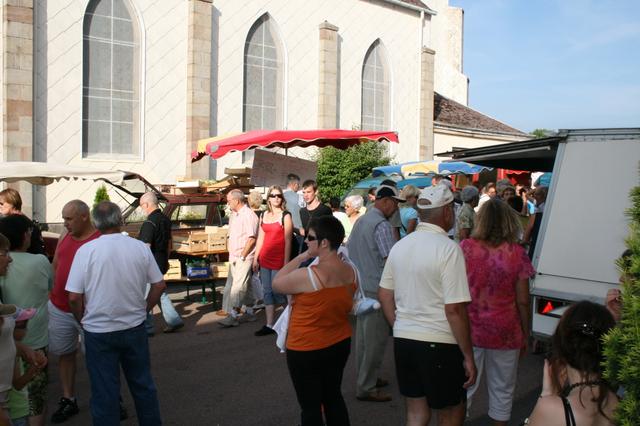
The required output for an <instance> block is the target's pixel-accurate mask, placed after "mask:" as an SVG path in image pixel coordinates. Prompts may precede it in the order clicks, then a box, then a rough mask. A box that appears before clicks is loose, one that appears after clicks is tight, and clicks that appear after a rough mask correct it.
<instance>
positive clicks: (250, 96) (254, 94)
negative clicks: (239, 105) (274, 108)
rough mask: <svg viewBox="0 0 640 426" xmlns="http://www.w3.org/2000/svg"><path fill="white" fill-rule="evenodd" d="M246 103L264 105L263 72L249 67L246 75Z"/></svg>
mask: <svg viewBox="0 0 640 426" xmlns="http://www.w3.org/2000/svg"><path fill="white" fill-rule="evenodd" d="M245 85H246V86H245V103H246V104H249V105H262V70H261V69H260V68H258V67H254V66H247V67H246V73H245Z"/></svg>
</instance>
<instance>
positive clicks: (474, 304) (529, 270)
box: [460, 238, 535, 349]
mask: <svg viewBox="0 0 640 426" xmlns="http://www.w3.org/2000/svg"><path fill="white" fill-rule="evenodd" d="M460 247H461V248H462V252H463V253H464V258H465V263H466V266H467V277H468V279H469V291H470V292H471V303H470V304H469V306H468V307H467V311H468V313H469V321H470V322H471V340H472V342H473V346H476V347H480V348H487V349H519V348H521V347H522V346H523V344H524V336H523V333H522V328H521V325H520V324H521V323H520V315H519V314H518V308H517V306H516V283H517V282H518V281H519V280H522V279H526V278H529V277H530V276H532V275H533V274H535V270H534V269H533V266H532V265H531V261H530V260H529V258H528V257H527V253H526V251H525V250H524V249H523V248H522V247H521V246H520V245H518V244H509V243H503V244H501V245H500V246H498V247H490V246H488V245H486V244H485V243H483V242H482V241H479V240H475V239H473V238H468V239H466V240H464V241H462V242H461V243H460Z"/></svg>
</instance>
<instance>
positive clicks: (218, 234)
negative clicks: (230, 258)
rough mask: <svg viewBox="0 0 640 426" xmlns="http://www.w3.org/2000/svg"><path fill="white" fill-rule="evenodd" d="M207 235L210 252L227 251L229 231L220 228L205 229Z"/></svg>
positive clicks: (209, 227) (208, 227) (210, 227)
mask: <svg viewBox="0 0 640 426" xmlns="http://www.w3.org/2000/svg"><path fill="white" fill-rule="evenodd" d="M205 232H206V233H207V236H208V238H207V250H208V251H227V239H228V238H229V229H228V228H222V227H219V226H207V227H205Z"/></svg>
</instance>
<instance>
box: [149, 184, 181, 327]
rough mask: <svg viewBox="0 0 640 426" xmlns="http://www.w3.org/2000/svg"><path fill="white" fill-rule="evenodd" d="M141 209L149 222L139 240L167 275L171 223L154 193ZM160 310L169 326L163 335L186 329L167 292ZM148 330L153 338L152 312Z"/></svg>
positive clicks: (164, 294) (161, 301)
mask: <svg viewBox="0 0 640 426" xmlns="http://www.w3.org/2000/svg"><path fill="white" fill-rule="evenodd" d="M140 208H141V209H142V211H143V212H144V213H145V214H146V215H147V220H145V221H144V222H143V223H142V227H141V228H140V234H139V235H138V239H139V240H140V241H142V242H143V243H146V244H147V245H148V246H149V247H150V248H151V253H153V257H154V258H155V259H156V263H157V264H158V268H160V272H162V273H163V274H166V273H167V270H168V269H169V252H170V250H171V247H169V245H170V244H171V221H170V220H169V218H168V217H167V216H165V215H164V214H162V212H161V211H160V208H159V207H158V197H157V196H156V194H154V193H153V192H147V193H145V194H144V195H143V196H142V197H140ZM160 310H161V311H162V316H163V317H164V322H166V323H167V326H166V327H165V328H164V330H162V332H163V333H173V332H174V331H176V330H179V329H181V328H182V327H184V322H182V318H180V314H178V312H176V309H175V308H174V307H173V303H171V299H170V298H169V295H167V293H166V292H163V293H162V296H160ZM146 328H147V334H148V335H149V336H153V334H154V331H155V330H154V326H153V315H152V313H151V312H149V313H148V314H147V321H146Z"/></svg>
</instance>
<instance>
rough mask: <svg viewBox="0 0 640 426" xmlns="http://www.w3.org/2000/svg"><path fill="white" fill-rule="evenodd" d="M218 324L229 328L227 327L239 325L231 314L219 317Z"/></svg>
mask: <svg viewBox="0 0 640 426" xmlns="http://www.w3.org/2000/svg"><path fill="white" fill-rule="evenodd" d="M218 325H219V326H220V327H224V328H229V327H237V326H239V325H240V322H239V321H238V320H237V319H236V318H234V317H232V316H231V315H229V316H228V317H226V318H223V319H221V320H220V321H218Z"/></svg>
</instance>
